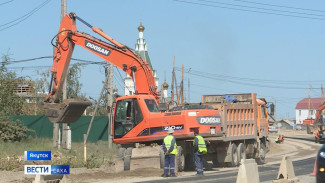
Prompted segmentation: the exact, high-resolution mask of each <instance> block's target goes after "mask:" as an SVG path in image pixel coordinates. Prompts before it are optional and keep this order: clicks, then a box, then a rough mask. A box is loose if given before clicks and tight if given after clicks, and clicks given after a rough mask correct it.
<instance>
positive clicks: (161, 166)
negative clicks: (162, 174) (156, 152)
mask: <svg viewBox="0 0 325 183" xmlns="http://www.w3.org/2000/svg"><path fill="white" fill-rule="evenodd" d="M160 168H161V169H164V168H165V153H164V151H162V150H161V151H160Z"/></svg>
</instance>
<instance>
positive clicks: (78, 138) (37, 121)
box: [10, 116, 108, 142]
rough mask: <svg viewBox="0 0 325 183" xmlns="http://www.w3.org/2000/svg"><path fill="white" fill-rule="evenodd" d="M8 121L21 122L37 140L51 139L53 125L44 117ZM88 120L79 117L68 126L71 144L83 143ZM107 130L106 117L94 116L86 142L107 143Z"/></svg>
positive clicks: (86, 117) (21, 117) (85, 117)
mask: <svg viewBox="0 0 325 183" xmlns="http://www.w3.org/2000/svg"><path fill="white" fill-rule="evenodd" d="M10 119H12V120H19V121H21V122H22V123H23V124H24V125H25V126H27V127H28V128H30V129H32V130H34V131H35V135H36V137H38V138H53V123H51V122H50V120H48V118H47V117H46V116H11V117H10ZM90 120H91V116H81V117H80V118H79V120H78V121H76V122H74V123H72V124H70V128H71V140H72V142H83V134H86V133H87V129H88V126H89V123H90ZM60 126H61V125H60ZM107 130H108V117H107V116H95V118H94V122H93V125H92V127H91V130H90V133H89V136H88V142H96V141H98V140H102V141H107V138H108V137H107V132H108V131H107Z"/></svg>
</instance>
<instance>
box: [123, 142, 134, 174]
mask: <svg viewBox="0 0 325 183" xmlns="http://www.w3.org/2000/svg"><path fill="white" fill-rule="evenodd" d="M132 149H133V148H132V147H129V148H127V149H126V151H125V155H124V170H130V167H131V156H132Z"/></svg>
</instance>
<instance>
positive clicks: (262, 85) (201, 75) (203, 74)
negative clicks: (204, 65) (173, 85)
mask: <svg viewBox="0 0 325 183" xmlns="http://www.w3.org/2000/svg"><path fill="white" fill-rule="evenodd" d="M187 73H188V74H190V75H194V76H199V77H203V78H206V79H212V80H220V81H224V82H229V83H234V84H240V85H246V86H247V85H249V86H255V87H263V88H276V89H280V88H281V89H294V90H298V89H302V90H306V89H308V88H305V87H295V86H279V85H265V84H259V83H249V82H243V81H235V80H233V79H229V78H220V77H216V76H213V74H209V73H203V72H196V73H194V72H192V71H191V72H187ZM314 89H318V88H314Z"/></svg>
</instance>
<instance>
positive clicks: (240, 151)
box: [237, 143, 246, 162]
mask: <svg viewBox="0 0 325 183" xmlns="http://www.w3.org/2000/svg"><path fill="white" fill-rule="evenodd" d="M237 151H238V152H237V153H238V157H239V158H238V160H239V162H240V161H241V160H242V159H244V160H245V159H246V146H245V144H244V143H240V144H239V145H238V147H237Z"/></svg>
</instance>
